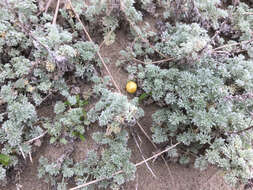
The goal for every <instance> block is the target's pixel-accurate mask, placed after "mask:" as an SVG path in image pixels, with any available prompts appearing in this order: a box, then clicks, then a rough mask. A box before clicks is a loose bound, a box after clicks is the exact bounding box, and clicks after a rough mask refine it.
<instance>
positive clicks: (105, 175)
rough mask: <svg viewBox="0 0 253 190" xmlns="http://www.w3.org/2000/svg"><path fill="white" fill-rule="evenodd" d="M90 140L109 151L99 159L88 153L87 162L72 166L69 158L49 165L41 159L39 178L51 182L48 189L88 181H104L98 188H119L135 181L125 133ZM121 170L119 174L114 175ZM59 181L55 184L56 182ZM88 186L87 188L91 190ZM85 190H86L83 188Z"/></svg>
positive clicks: (99, 134) (95, 137)
mask: <svg viewBox="0 0 253 190" xmlns="http://www.w3.org/2000/svg"><path fill="white" fill-rule="evenodd" d="M93 139H94V140H95V141H96V142H97V143H98V144H100V145H107V147H108V148H106V149H104V151H102V153H101V155H98V154H97V153H96V152H94V151H90V152H88V153H87V157H86V159H84V160H82V161H79V162H74V161H73V160H72V159H70V158H69V157H68V156H66V157H64V156H65V155H63V156H62V157H63V158H64V159H63V160H57V161H54V162H51V163H50V162H49V161H48V159H47V158H44V157H41V158H40V161H39V162H40V167H39V169H38V176H39V177H40V178H42V177H43V178H44V179H45V180H46V182H50V184H51V186H57V187H58V188H59V186H64V188H63V189H66V187H67V184H68V180H70V179H71V178H74V179H75V183H76V185H80V184H83V183H85V182H87V179H105V180H104V181H102V182H100V183H99V187H101V188H102V187H103V188H109V187H111V188H112V187H113V186H120V185H122V184H123V183H125V182H126V181H129V180H132V179H134V173H135V170H136V168H135V165H134V164H133V163H131V162H130V161H129V159H130V155H131V152H130V150H129V149H128V148H127V140H128V133H127V132H126V131H125V130H122V131H121V132H120V133H118V134H117V135H116V136H115V137H114V138H109V137H108V136H105V134H104V133H100V132H97V133H95V134H93ZM120 170H123V172H122V173H120V174H118V175H114V173H116V172H118V171H120ZM57 179H58V180H57ZM94 187H95V186H94V185H91V186H89V187H88V188H89V189H93V188H94ZM85 189H87V188H85Z"/></svg>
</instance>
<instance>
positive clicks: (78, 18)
mask: <svg viewBox="0 0 253 190" xmlns="http://www.w3.org/2000/svg"><path fill="white" fill-rule="evenodd" d="M68 2H69V5H70V7H71V9H72V11H73V13H74V15H75V17H76V18H77V20H78V21H79V22H80V23H81V25H82V28H83V30H84V32H85V34H86V36H87V37H88V39H89V41H91V42H93V40H92V39H91V37H90V35H89V33H88V31H87V30H86V28H85V26H84V24H83V23H82V21H81V19H80V17H79V15H78V14H77V13H76V12H75V10H74V8H73V5H72V3H71V0H68ZM121 3H122V2H121ZM122 6H123V5H122ZM126 19H127V18H126ZM128 21H129V22H130V24H131V21H130V20H128ZM132 26H133V25H132ZM133 27H134V26H133ZM134 29H135V28H134ZM141 38H142V40H144V41H145V42H147V43H149V42H148V41H147V40H145V39H144V38H143V37H141ZM149 45H150V47H151V48H153V49H154V50H155V51H156V52H157V53H159V54H160V55H161V56H163V57H165V58H167V57H166V56H165V55H163V54H161V53H160V52H159V51H157V50H156V48H154V47H153V46H152V45H151V44H149ZM97 55H98V57H99V59H100V60H101V62H102V64H103V66H104V67H105V69H106V71H107V73H108V74H109V76H110V78H111V80H112V82H113V84H114V86H115V87H116V89H117V90H118V92H119V93H121V90H120V88H119V86H118V85H117V83H116V81H115V80H114V78H113V76H112V74H111V72H110V70H109V69H108V67H107V65H106V63H105V62H104V59H103V58H102V56H101V54H100V52H99V50H98V51H97ZM168 59H170V58H168ZM137 125H138V127H139V128H140V129H141V131H142V132H143V134H144V135H145V136H146V137H147V138H148V140H149V141H150V142H151V144H152V145H153V147H154V148H155V149H156V150H158V148H157V146H156V145H155V144H154V143H153V142H152V140H151V138H150V137H149V136H148V134H147V133H146V132H145V130H144V129H143V127H142V126H141V124H140V123H139V122H138V121H137ZM162 159H163V161H164V163H165V165H166V167H167V169H168V171H169V175H170V176H171V179H172V182H173V184H174V178H173V175H172V173H171V171H170V168H169V166H168V163H167V162H166V160H165V158H164V157H163V156H162Z"/></svg>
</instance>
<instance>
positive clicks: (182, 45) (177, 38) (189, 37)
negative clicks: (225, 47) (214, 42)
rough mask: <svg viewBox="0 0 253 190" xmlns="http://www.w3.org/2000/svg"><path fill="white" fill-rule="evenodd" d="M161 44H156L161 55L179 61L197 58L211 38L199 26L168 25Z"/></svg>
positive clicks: (194, 24)
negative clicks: (190, 57)
mask: <svg viewBox="0 0 253 190" xmlns="http://www.w3.org/2000/svg"><path fill="white" fill-rule="evenodd" d="M161 38H162V41H161V43H156V48H157V49H159V50H160V51H161V53H163V54H165V55H168V56H169V57H173V58H176V59H177V60H178V59H182V58H187V57H189V56H192V57H193V58H196V57H197V53H198V52H199V51H201V50H202V49H203V48H204V47H205V46H206V45H207V43H208V42H209V40H210V38H209V36H208V35H207V31H206V30H205V29H203V28H201V27H200V26H199V25H198V24H196V23H193V24H190V25H188V24H180V23H177V24H176V26H171V25H169V24H168V25H167V29H166V31H164V32H163V33H162V36H161Z"/></svg>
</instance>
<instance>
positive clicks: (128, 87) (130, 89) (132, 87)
mask: <svg viewBox="0 0 253 190" xmlns="http://www.w3.org/2000/svg"><path fill="white" fill-rule="evenodd" d="M126 90H127V92H128V93H130V94H133V93H135V92H136V90H137V84H136V83H135V82H133V81H128V82H127V85H126Z"/></svg>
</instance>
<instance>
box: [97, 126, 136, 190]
mask: <svg viewBox="0 0 253 190" xmlns="http://www.w3.org/2000/svg"><path fill="white" fill-rule="evenodd" d="M93 139H94V140H95V141H96V142H97V143H99V144H108V145H109V148H107V149H105V151H104V152H103V153H102V157H101V161H100V162H98V164H97V167H96V168H95V169H94V170H93V173H94V176H95V177H96V178H97V179H99V178H104V177H105V178H106V177H108V176H112V175H113V174H114V173H115V172H117V171H119V170H123V173H122V174H119V175H116V176H113V178H112V181H111V180H109V181H111V182H113V183H116V184H118V185H121V184H123V183H125V182H126V181H129V180H133V179H134V173H135V170H136V167H135V166H134V164H133V163H131V162H130V160H129V159H130V155H131V152H130V150H129V149H128V148H127V140H128V133H127V132H126V131H125V130H122V131H121V132H120V133H118V134H116V137H115V138H114V139H112V138H109V137H107V136H105V134H103V133H100V132H98V133H95V134H93ZM100 185H101V186H102V187H104V188H105V187H107V186H108V185H110V184H109V183H108V182H106V181H104V182H101V184H100Z"/></svg>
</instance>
